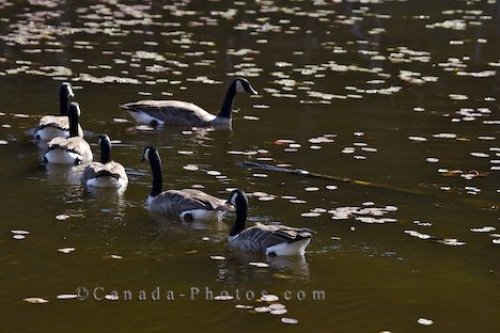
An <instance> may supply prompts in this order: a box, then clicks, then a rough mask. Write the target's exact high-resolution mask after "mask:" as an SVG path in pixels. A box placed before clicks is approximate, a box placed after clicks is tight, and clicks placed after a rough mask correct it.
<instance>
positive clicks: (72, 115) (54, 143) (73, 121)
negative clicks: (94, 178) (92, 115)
mask: <svg viewBox="0 0 500 333" xmlns="http://www.w3.org/2000/svg"><path fill="white" fill-rule="evenodd" d="M79 117H80V106H79V105H78V103H76V102H71V104H70V106H69V111H68V118H69V138H64V137H57V138H54V139H52V140H50V141H49V144H48V149H47V152H46V153H45V156H44V161H45V162H46V163H61V164H74V165H79V164H82V163H90V162H92V159H93V156H92V149H90V145H89V144H88V143H87V141H85V140H84V139H83V138H81V137H79V136H78V126H79V124H78V118H79Z"/></svg>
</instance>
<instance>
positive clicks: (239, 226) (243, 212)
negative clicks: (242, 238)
mask: <svg viewBox="0 0 500 333" xmlns="http://www.w3.org/2000/svg"><path fill="white" fill-rule="evenodd" d="M247 210H248V207H247V204H246V203H241V204H239V205H238V206H236V219H235V221H234V225H233V227H232V228H231V231H230V232H229V236H236V235H237V234H239V233H240V232H242V231H243V229H245V222H246V220H247Z"/></svg>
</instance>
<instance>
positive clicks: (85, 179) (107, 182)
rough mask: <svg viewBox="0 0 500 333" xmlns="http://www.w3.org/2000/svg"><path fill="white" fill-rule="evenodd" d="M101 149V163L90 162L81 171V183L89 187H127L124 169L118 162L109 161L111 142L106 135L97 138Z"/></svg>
mask: <svg viewBox="0 0 500 333" xmlns="http://www.w3.org/2000/svg"><path fill="white" fill-rule="evenodd" d="M99 146H100V147H101V162H92V163H91V164H90V165H88V166H87V167H86V168H85V170H84V171H83V175H82V179H81V182H82V184H83V185H85V186H90V187H114V188H122V187H125V186H127V184H128V177H127V174H126V173H125V168H124V167H123V165H121V164H120V163H118V162H115V161H113V160H111V141H110V140H109V137H108V136H107V135H100V136H99Z"/></svg>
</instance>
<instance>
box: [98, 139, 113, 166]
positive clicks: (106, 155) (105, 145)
mask: <svg viewBox="0 0 500 333" xmlns="http://www.w3.org/2000/svg"><path fill="white" fill-rule="evenodd" d="M98 144H99V147H101V163H108V162H109V161H111V140H110V139H109V136H107V135H106V134H102V135H99V141H98Z"/></svg>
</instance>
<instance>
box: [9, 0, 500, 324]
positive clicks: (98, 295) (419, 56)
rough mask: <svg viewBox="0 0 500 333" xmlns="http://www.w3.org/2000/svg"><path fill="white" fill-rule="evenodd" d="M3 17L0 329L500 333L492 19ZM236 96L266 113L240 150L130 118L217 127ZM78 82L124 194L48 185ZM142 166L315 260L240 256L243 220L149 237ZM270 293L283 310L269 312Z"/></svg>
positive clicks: (317, 10)
mask: <svg viewBox="0 0 500 333" xmlns="http://www.w3.org/2000/svg"><path fill="white" fill-rule="evenodd" d="M0 17H1V18H0V112H1V113H0V124H1V125H2V127H1V128H0V143H1V144H0V154H1V156H2V157H1V159H0V188H1V192H0V202H1V212H2V219H1V221H2V222H1V230H2V232H1V234H2V237H1V238H0V266H1V267H2V269H1V271H0V285H1V286H2V288H0V300H1V302H0V325H1V327H2V328H3V330H5V331H9V332H33V331H36V332H59V331H63V330H66V331H75V332H89V331H110V330H119V331H122V332H126V331H130V332H137V331H148V332H149V331H172V332H176V331H180V330H182V331H183V332H195V331H201V330H203V331H205V332H222V331H224V332H225V331H229V330H237V331H239V332H250V331H252V332H259V331H263V332H269V331H294V332H305V331H310V332H380V331H390V332H420V331H426V332H427V331H428V332H431V331H432V332H452V331H453V332H498V331H499V330H500V319H499V316H498V313H499V310H500V294H499V290H500V276H499V269H500V266H499V263H500V260H499V259H500V256H499V249H500V248H499V246H500V232H499V231H498V230H497V229H498V227H499V216H500V214H499V211H498V204H499V202H500V200H499V191H500V177H499V170H500V145H499V140H498V137H499V136H500V133H499V130H500V126H499V125H500V119H499V106H498V105H499V104H498V96H499V95H500V84H499V75H498V68H499V66H500V38H499V37H500V5H499V3H498V2H497V1H492V0H488V1H486V0H482V1H472V0H471V1H417V0H408V1H383V0H379V1H375V0H373V1H360V2H358V1H329V2H327V1H258V2H246V1H238V2H231V1H208V2H206V1H189V0H186V1H182V2H172V3H170V2H160V1H154V2H153V1H127V2H126V4H125V2H119V1H111V0H105V1H88V2H85V3H83V2H80V1H51V0H41V1H35V0H33V1H5V0H0ZM234 76H245V77H247V78H248V79H249V80H250V82H251V83H252V85H253V86H254V88H255V89H256V90H258V92H259V95H257V96H252V97H250V96H247V95H245V94H239V95H237V97H236V100H235V105H234V107H235V109H236V111H237V112H236V113H234V128H233V131H232V132H229V131H196V130H195V131H191V130H190V129H185V128H184V129H182V128H164V129H162V130H156V131H141V130H140V129H139V130H138V129H136V128H135V127H134V126H135V124H134V123H132V122H131V120H130V118H129V117H128V115H126V114H125V113H124V112H122V111H121V110H119V108H118V105H119V104H121V103H125V102H129V101H134V100H139V99H143V98H153V99H161V98H165V99H166V98H175V99H179V100H187V101H191V102H194V103H196V104H197V105H199V106H201V107H203V108H206V109H207V110H209V111H211V112H213V113H216V112H217V110H218V108H219V106H220V103H221V101H222V98H223V95H224V91H225V88H226V86H227V85H228V83H229V82H230V80H231V78H232V77H234ZM64 80H66V81H70V82H71V83H72V84H73V86H74V90H75V94H76V100H77V101H78V102H79V103H80V105H81V108H82V118H81V122H82V126H83V128H84V129H85V130H87V131H89V133H88V134H87V136H86V138H87V140H88V141H90V142H93V143H95V142H96V140H97V137H96V135H97V134H99V133H103V132H105V133H107V134H109V136H110V137H111V139H114V140H119V141H120V142H121V143H119V144H116V145H115V146H114V150H113V156H114V159H115V160H117V161H120V162H122V163H123V164H124V165H125V166H126V167H127V170H128V171H130V173H131V176H130V184H129V186H128V188H127V190H126V192H125V193H122V194H117V193H112V192H110V191H99V192H97V193H93V192H89V191H86V190H84V189H83V188H81V187H80V186H79V183H78V177H79V174H78V169H75V168H64V167H53V166H44V165H43V164H42V163H41V159H40V156H41V155H40V154H41V152H42V151H41V150H39V149H38V148H37V147H36V146H35V145H34V143H33V142H31V141H30V140H31V137H30V135H29V131H30V129H32V128H33V127H34V126H35V124H36V123H37V121H38V119H39V117H40V116H41V115H43V114H48V113H57V110H58V101H57V90H58V87H59V85H60V83H61V82H62V81H64ZM124 120H126V121H124ZM147 144H153V145H156V146H158V147H159V150H160V154H161V155H162V157H163V165H164V171H165V187H166V188H174V189H178V188H187V187H191V186H194V185H202V186H204V188H205V190H206V191H207V192H209V193H211V194H215V195H218V196H220V197H226V196H227V194H228V189H231V188H235V187H240V188H243V189H245V191H247V192H248V193H250V194H252V196H251V198H250V218H251V220H253V221H263V222H271V221H280V222H283V223H286V224H289V225H293V226H307V227H310V228H313V229H314V230H316V231H317V234H316V236H315V239H314V240H313V242H312V243H311V245H310V247H309V249H308V252H307V255H306V257H305V259H304V258H302V259H301V258H277V259H269V258H265V257H262V256H258V255H247V256H245V255H241V254H238V253H231V252H230V251H228V250H227V248H226V240H225V237H226V234H227V232H228V226H227V225H230V224H231V223H232V217H229V218H227V219H226V220H224V221H223V222H221V223H218V224H216V223H196V224H182V223H180V222H178V221H156V220H154V219H151V218H150V217H148V214H147V213H146V211H145V210H144V207H143V204H144V199H145V197H146V196H147V194H148V191H149V187H150V181H151V176H150V171H149V166H148V165H147V164H144V163H141V162H140V158H141V153H142V149H143V147H144V146H145V145H147ZM93 148H94V152H98V147H97V146H96V145H94V146H93ZM243 161H254V162H262V163H269V164H272V165H277V164H284V165H289V166H290V167H291V168H300V169H305V170H309V171H311V172H315V173H320V174H323V175H330V176H335V177H349V178H351V179H355V180H363V181H366V182H371V183H373V184H372V185H362V184H353V183H343V182H339V181H335V180H334V179H322V178H310V177H305V176H298V175H289V174H282V173H272V172H266V171H262V170H249V169H245V168H242V167H241V166H240V165H239V163H240V162H243ZM209 171H217V172H218V173H214V172H209ZM66 218H67V219H66ZM23 237H24V238H23ZM16 238H21V239H16ZM255 262H257V263H261V264H262V263H266V264H267V265H268V267H257V266H255V265H251V264H250V263H255ZM264 266H266V265H264ZM78 288H80V289H78ZM84 288H86V289H87V290H88V292H89V295H88V299H86V300H85V301H79V300H77V299H74V298H72V299H60V298H71V297H73V296H72V295H75V294H76V293H77V292H78V291H79V292H80V296H86V294H85V289H84ZM114 291H116V293H117V294H118V300H116V299H115V300H113V299H114V298H115V297H113V296H112V295H113V294H114V293H115V292H114ZM141 291H144V293H145V294H143V293H141ZM158 291H159V293H160V300H158V301H155V300H153V296H155V297H156V296H158V295H156V293H157V292H158ZM223 291H227V292H228V293H229V294H230V295H232V296H233V297H234V299H232V300H226V301H222V300H214V298H216V296H218V295H219V296H220V294H221V293H222V294H224V292H223ZM263 291H266V292H267V293H269V294H274V295H277V296H279V297H280V300H279V302H280V303H281V304H283V305H285V306H286V310H287V311H288V312H287V313H285V314H276V315H273V314H270V313H257V312H258V311H261V310H262V309H261V308H260V307H262V306H266V305H268V303H266V302H262V301H258V298H259V297H260V294H261V293H262V292H263ZM93 293H95V297H94V295H92V294H93ZM152 293H153V295H152ZM61 295H62V296H61ZM65 295H66V296H65ZM67 295H70V296H67ZM105 295H108V296H110V295H111V296H112V297H107V298H108V299H104V296H105ZM127 298H132V300H126V299H127ZM140 298H146V300H142V301H141V300H140ZM238 298H239V299H238ZM44 301H48V302H46V303H43V304H33V303H36V302H44ZM242 305H244V306H247V307H248V308H244V307H241V306H242ZM255 307H257V309H255ZM274 307H279V306H276V305H275V306H274ZM282 318H292V319H296V320H297V321H298V323H296V324H295V325H288V324H285V323H283V322H282ZM285 321H286V319H285Z"/></svg>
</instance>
